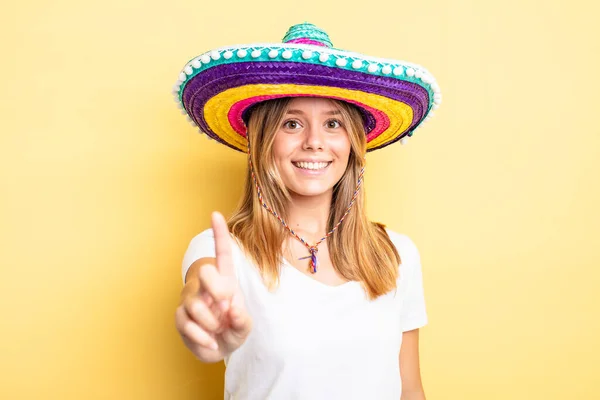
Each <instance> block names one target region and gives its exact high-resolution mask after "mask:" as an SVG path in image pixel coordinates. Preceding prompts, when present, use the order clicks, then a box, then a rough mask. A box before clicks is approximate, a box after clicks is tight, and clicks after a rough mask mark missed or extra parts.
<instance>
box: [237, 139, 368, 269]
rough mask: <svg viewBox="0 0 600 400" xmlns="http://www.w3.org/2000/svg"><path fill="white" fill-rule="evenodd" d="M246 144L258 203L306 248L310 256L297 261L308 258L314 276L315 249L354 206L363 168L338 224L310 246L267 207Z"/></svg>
mask: <svg viewBox="0 0 600 400" xmlns="http://www.w3.org/2000/svg"><path fill="white" fill-rule="evenodd" d="M247 142H248V165H249V167H250V174H251V175H252V180H253V181H254V186H255V187H256V192H257V194H258V200H259V201H260V204H261V205H262V206H263V207H264V208H265V209H267V211H269V212H270V213H271V214H273V215H274V216H275V218H277V219H278V220H279V222H281V225H283V227H284V228H285V229H286V230H287V231H288V232H289V233H290V234H291V235H292V236H294V237H295V238H296V239H298V240H299V241H300V242H301V243H302V244H303V245H304V246H306V248H307V249H308V252H309V253H310V255H308V256H306V257H301V258H299V259H298V260H305V259H307V258H310V261H309V269H310V271H311V272H312V273H313V274H314V273H316V272H317V264H318V260H317V252H318V251H319V249H318V248H317V246H319V245H320V244H321V243H322V242H323V241H324V240H325V239H327V238H328V237H329V236H331V235H332V234H333V232H335V231H336V230H337V228H338V227H339V226H340V224H341V223H342V221H343V220H344V219H345V218H346V216H347V215H348V214H349V213H350V209H351V208H352V206H353V205H354V203H355V202H356V198H357V197H358V193H359V191H360V187H361V185H362V181H363V175H364V172H365V167H362V168H361V170H360V173H359V175H358V182H357V184H356V189H355V190H354V194H353V195H352V200H351V201H350V204H349V205H348V208H347V209H346V212H344V215H342V218H340V220H339V222H338V223H337V224H336V225H335V226H334V227H333V229H332V230H331V231H329V232H328V233H327V234H326V235H325V236H324V237H322V238H321V239H320V240H319V241H318V242H317V243H315V244H314V245H313V246H311V245H310V244H309V243H308V242H307V241H306V240H304V239H303V238H301V237H300V236H299V235H298V234H297V233H296V232H294V230H293V229H291V228H290V227H289V226H288V224H287V223H286V222H285V221H284V220H283V218H281V216H279V214H277V213H276V212H275V211H274V210H273V209H272V208H271V207H269V205H268V204H267V203H266V202H265V200H264V198H263V195H262V190H261V189H260V186H259V184H258V181H257V179H256V176H255V175H254V168H253V167H252V157H251V156H250V139H249V138H248V140H247Z"/></svg>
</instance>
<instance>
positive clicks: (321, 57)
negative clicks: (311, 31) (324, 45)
mask: <svg viewBox="0 0 600 400" xmlns="http://www.w3.org/2000/svg"><path fill="white" fill-rule="evenodd" d="M327 60H329V54H327V53H323V54H321V55H320V56H319V61H321V62H323V63H324V62H327Z"/></svg>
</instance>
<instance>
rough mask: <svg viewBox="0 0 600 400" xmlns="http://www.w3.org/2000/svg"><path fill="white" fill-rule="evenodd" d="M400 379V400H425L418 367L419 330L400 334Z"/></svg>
mask: <svg viewBox="0 0 600 400" xmlns="http://www.w3.org/2000/svg"><path fill="white" fill-rule="evenodd" d="M399 362H400V379H401V380H402V397H401V399H400V400H425V391H424V390H423V383H422V382H421V370H420V366H419V330H418V329H413V330H411V331H407V332H404V333H403V334H402V346H401V347H400V356H399Z"/></svg>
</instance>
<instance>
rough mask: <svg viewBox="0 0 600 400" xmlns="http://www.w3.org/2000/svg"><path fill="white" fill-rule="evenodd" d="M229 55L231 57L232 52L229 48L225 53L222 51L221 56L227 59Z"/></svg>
mask: <svg viewBox="0 0 600 400" xmlns="http://www.w3.org/2000/svg"><path fill="white" fill-rule="evenodd" d="M231 57H233V53H232V52H231V51H229V50H227V51H226V52H225V53H223V58H224V59H226V60H229V59H230V58H231Z"/></svg>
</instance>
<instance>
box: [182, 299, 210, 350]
mask: <svg viewBox="0 0 600 400" xmlns="http://www.w3.org/2000/svg"><path fill="white" fill-rule="evenodd" d="M175 321H176V327H177V330H178V331H179V333H181V335H182V336H183V337H184V338H186V339H187V340H188V341H190V342H192V343H193V344H195V345H199V346H202V347H206V348H209V349H212V350H217V349H218V348H219V346H218V344H217V341H216V340H215V339H214V338H213V337H211V336H210V334H209V333H208V332H206V331H205V330H203V329H202V328H201V327H200V326H199V325H198V324H196V323H195V322H194V321H192V320H191V319H190V318H189V317H188V315H187V313H186V311H185V310H184V308H183V307H177V311H176V312H175Z"/></svg>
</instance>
